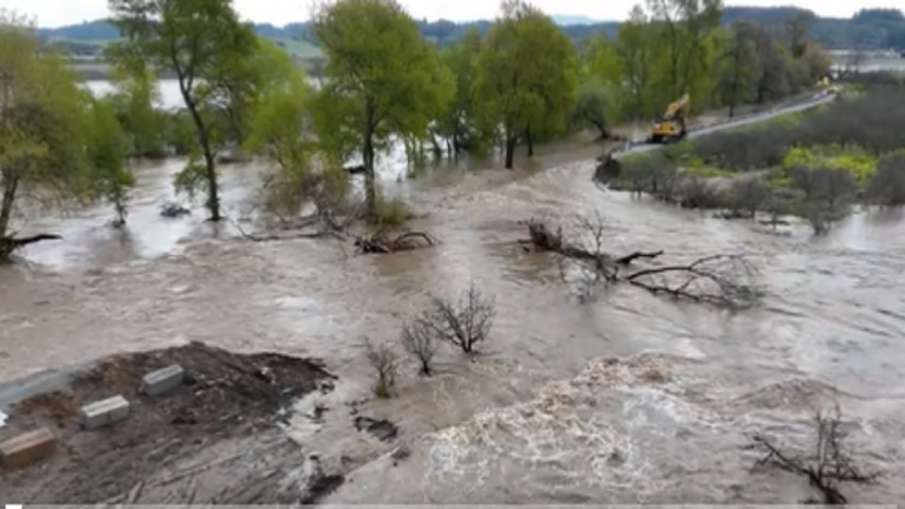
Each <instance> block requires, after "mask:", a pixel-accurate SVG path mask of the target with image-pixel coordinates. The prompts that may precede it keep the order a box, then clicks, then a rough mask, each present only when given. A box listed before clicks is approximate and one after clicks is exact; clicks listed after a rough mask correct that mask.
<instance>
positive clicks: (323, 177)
mask: <svg viewBox="0 0 905 509" xmlns="http://www.w3.org/2000/svg"><path fill="white" fill-rule="evenodd" d="M264 44H265V45H266V44H267V43H264ZM268 51H269V50H268ZM265 60H271V63H272V64H273V66H272V67H271V70H270V73H269V74H270V79H269V80H268V83H269V86H267V87H265V89H264V90H262V91H261V93H260V94H258V95H257V97H256V99H255V104H254V108H253V109H252V110H251V112H250V122H249V123H248V129H247V131H248V136H247V138H246V141H245V148H246V149H247V150H249V151H251V152H253V153H255V154H260V155H263V156H265V157H268V158H269V159H271V160H272V161H274V162H276V163H277V166H278V171H277V172H276V173H275V174H274V175H272V176H270V178H268V179H267V184H266V189H265V205H266V208H267V210H269V211H270V212H272V213H274V214H275V215H277V216H278V217H280V218H282V219H284V220H286V219H287V216H293V215H297V214H299V212H300V211H301V210H302V207H303V206H304V205H305V204H306V203H309V202H310V203H313V204H314V205H315V207H316V209H317V213H318V215H319V217H320V218H321V219H322V220H323V226H325V227H328V228H332V229H338V228H339V226H338V225H337V224H336V222H335V213H336V212H337V210H338V209H339V208H340V207H342V205H344V204H345V199H346V195H347V191H348V177H347V175H346V172H345V170H344V169H343V168H342V166H341V165H339V164H338V163H336V161H335V160H333V159H331V158H330V157H329V156H327V157H325V156H324V154H323V151H322V150H321V147H320V146H319V144H318V142H317V140H316V139H315V137H314V136H313V133H312V129H311V114H310V108H311V101H312V96H313V91H312V90H311V89H310V87H309V86H308V85H307V84H306V82H305V76H304V74H303V72H302V70H301V69H300V68H296V67H295V66H294V65H293V64H292V61H291V59H290V58H289V56H288V55H286V54H285V53H283V52H278V53H270V54H269V55H268V56H267V58H266V59H265Z"/></svg>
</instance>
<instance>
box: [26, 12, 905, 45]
mask: <svg viewBox="0 0 905 509" xmlns="http://www.w3.org/2000/svg"><path fill="white" fill-rule="evenodd" d="M792 19H799V20H801V21H802V22H804V23H805V24H806V25H807V27H808V30H809V32H810V35H811V38H813V39H814V40H815V41H816V42H817V43H818V44H820V45H821V46H823V47H825V48H828V49H849V48H857V49H865V50H876V49H897V50H900V51H905V16H903V14H902V11H901V10H897V9H865V10H862V11H860V12H859V13H858V14H856V15H855V16H854V17H852V18H850V19H843V18H821V17H819V16H817V15H816V14H814V13H813V12H812V11H809V10H806V9H799V8H796V7H727V8H726V9H725V10H724V11H723V17H722V23H723V24H724V25H727V26H728V25H731V24H732V23H734V22H736V21H740V20H745V21H751V22H754V23H756V24H759V25H761V26H763V27H764V28H767V29H771V28H774V29H777V30H782V29H784V27H785V26H786V25H787V24H788V22H789V21H790V20H792ZM417 23H418V27H419V28H420V30H421V34H422V35H423V36H424V37H425V38H427V39H428V40H432V41H434V42H436V43H437V44H438V45H440V46H447V45H449V44H452V43H455V42H457V41H460V40H462V38H464V37H465V35H466V34H467V33H468V32H469V31H470V30H472V29H477V30H478V32H480V33H481V34H484V33H486V32H487V31H488V30H489V29H490V27H491V26H492V21H487V20H482V21H473V22H467V23H455V22H452V21H446V20H439V21H426V20H421V21H417ZM620 24H621V23H620V22H616V21H607V22H601V23H590V24H576V25H564V26H561V29H562V30H563V31H564V32H565V33H566V35H568V36H569V38H571V39H572V40H573V41H575V42H581V41H583V40H585V39H587V38H589V37H592V36H595V35H598V34H600V33H601V32H602V33H605V34H607V35H608V36H610V37H615V35H616V33H617V32H618V30H619V26H620ZM254 29H255V31H256V32H257V33H258V35H261V36H263V37H267V38H268V39H273V40H301V41H307V42H311V43H314V37H313V36H312V35H311V23H310V22H304V23H290V24H288V25H286V26H284V27H277V26H274V25H271V24H269V23H260V24H255V25H254ZM39 35H40V36H41V37H42V38H43V39H44V40H46V41H53V42H55V43H56V44H61V45H64V46H65V48H64V49H68V50H69V51H70V52H71V53H73V54H77V55H79V54H81V55H86V56H87V55H91V54H95V53H97V51H98V50H97V48H98V46H100V45H102V44H104V43H105V42H109V41H111V40H114V39H117V38H118V37H119V31H118V30H117V28H116V27H114V26H113V25H112V24H110V22H109V21H107V20H97V21H92V22H87V23H83V24H80V25H71V26H64V27H60V28H54V29H41V30H39Z"/></svg>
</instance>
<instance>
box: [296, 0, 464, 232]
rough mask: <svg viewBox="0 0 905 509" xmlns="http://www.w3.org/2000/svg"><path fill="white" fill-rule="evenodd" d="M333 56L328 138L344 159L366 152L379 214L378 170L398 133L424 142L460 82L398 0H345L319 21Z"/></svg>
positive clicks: (372, 204)
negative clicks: (378, 162) (381, 151)
mask: <svg viewBox="0 0 905 509" xmlns="http://www.w3.org/2000/svg"><path fill="white" fill-rule="evenodd" d="M314 35H315V36H316V37H317V40H318V41H319V43H320V45H321V48H322V49H323V51H324V53H325V54H326V56H327V59H328V61H327V67H326V69H325V74H326V76H327V80H326V83H325V87H324V88H323V90H322V91H321V93H320V94H319V98H318V101H317V105H316V117H315V118H316V121H317V124H318V132H319V135H320V138H321V139H322V140H323V141H324V142H325V144H326V146H328V147H330V148H331V149H332V150H333V151H334V153H335V154H337V156H338V157H337V159H344V158H345V157H347V156H350V155H351V154H352V153H353V151H354V152H359V153H360V154H361V157H362V159H363V163H364V168H365V191H366V198H367V207H368V213H369V215H370V216H372V217H373V216H375V214H376V212H377V204H378V198H377V187H376V175H375V170H374V161H375V156H376V154H377V152H378V150H379V149H380V148H382V147H384V146H386V144H387V143H388V142H389V141H390V138H391V136H393V135H398V136H400V137H402V138H406V137H410V136H415V137H419V138H423V137H424V136H426V135H427V128H428V125H429V123H430V121H431V119H432V118H434V117H435V116H436V115H435V114H436V112H437V111H440V110H442V109H443V108H445V107H446V104H447V102H448V101H449V100H450V98H451V96H452V94H453V92H454V84H453V81H452V77H451V76H450V74H449V72H448V70H446V69H445V67H444V66H442V65H440V62H439V57H438V56H437V52H436V50H435V49H434V48H433V47H432V46H431V45H429V44H428V43H427V42H426V41H425V40H424V39H423V38H422V36H421V34H420V32H419V31H418V25H417V24H416V23H415V21H414V20H412V18H411V17H410V16H409V15H408V14H407V13H406V12H405V11H404V10H403V8H402V7H401V6H400V5H399V4H398V3H396V2H395V1H393V0H338V1H336V2H335V3H330V4H325V5H322V6H321V7H320V8H319V9H318V10H317V12H316V13H315V16H314Z"/></svg>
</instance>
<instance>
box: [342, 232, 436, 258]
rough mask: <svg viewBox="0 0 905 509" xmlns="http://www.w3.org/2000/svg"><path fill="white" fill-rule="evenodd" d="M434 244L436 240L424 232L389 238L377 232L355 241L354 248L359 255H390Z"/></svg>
mask: <svg viewBox="0 0 905 509" xmlns="http://www.w3.org/2000/svg"><path fill="white" fill-rule="evenodd" d="M436 244H437V240H436V239H435V238H434V237H432V236H431V235H430V234H428V233H425V232H406V233H403V234H400V235H397V236H396V237H392V238H391V237H388V236H387V234H386V233H385V232H383V231H379V232H377V233H375V234H374V235H371V236H370V237H358V238H357V239H355V247H356V248H357V249H358V252H359V253H361V254H391V253H398V252H400V251H412V250H415V249H420V248H424V247H433V246H435V245H436Z"/></svg>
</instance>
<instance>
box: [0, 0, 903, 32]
mask: <svg viewBox="0 0 905 509" xmlns="http://www.w3.org/2000/svg"><path fill="white" fill-rule="evenodd" d="M638 1H639V0H534V1H533V2H532V3H533V4H534V5H536V6H538V7H540V8H542V9H544V10H545V11H547V12H548V13H549V14H569V15H584V16H588V17H591V18H595V19H600V20H612V19H624V18H625V17H626V15H627V14H628V11H629V9H630V8H631V6H632V5H634V4H636V3H638ZM725 2H726V4H727V5H757V6H772V5H796V6H799V7H804V8H807V9H811V10H813V11H815V12H817V13H818V14H820V15H822V16H835V17H846V18H847V17H850V16H851V15H852V14H854V13H855V12H856V11H857V10H859V9H862V8H866V7H896V8H903V7H905V0H725ZM401 3H402V4H403V5H405V6H406V8H407V9H408V11H409V13H410V14H411V15H413V16H414V17H416V18H428V19H437V18H445V19H451V20H456V21H464V20H473V19H487V18H493V17H494V16H495V15H496V14H497V6H498V5H499V2H498V1H497V0H401ZM234 5H235V6H236V8H237V9H238V10H239V12H240V13H241V14H242V16H243V17H245V18H246V19H251V20H254V21H258V22H269V23H273V24H275V25H285V24H286V23H289V22H292V21H303V20H305V19H307V18H308V13H309V11H310V1H309V0H234ZM0 7H5V8H8V9H12V10H15V11H17V12H19V13H20V14H28V15H31V16H35V17H36V18H37V22H38V25H39V26H42V27H55V26H60V25H68V24H73V23H80V22H82V21H87V20H93V19H97V18H101V17H104V16H106V15H107V0H0Z"/></svg>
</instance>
